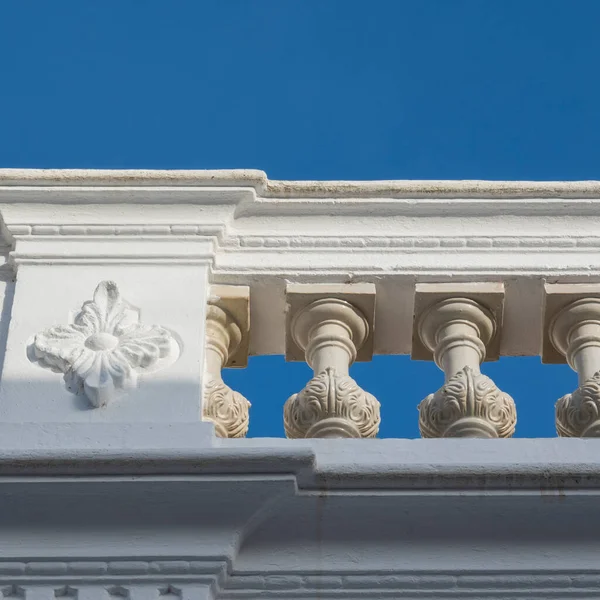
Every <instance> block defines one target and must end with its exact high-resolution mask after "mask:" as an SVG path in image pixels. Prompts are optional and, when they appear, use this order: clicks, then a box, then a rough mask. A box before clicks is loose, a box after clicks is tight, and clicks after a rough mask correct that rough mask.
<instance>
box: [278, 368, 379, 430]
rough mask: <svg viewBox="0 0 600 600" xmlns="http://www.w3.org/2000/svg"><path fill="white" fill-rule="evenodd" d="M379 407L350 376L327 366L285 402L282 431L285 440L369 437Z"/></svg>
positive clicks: (376, 420) (375, 425)
mask: <svg viewBox="0 0 600 600" xmlns="http://www.w3.org/2000/svg"><path fill="white" fill-rule="evenodd" d="M379 406H380V405H379V402H378V401H377V399H376V398H375V397H374V396H372V395H371V394H369V393H368V392H365V391H364V390H363V389H362V388H360V387H359V386H358V384H357V383H356V381H354V379H352V377H350V376H349V375H337V373H336V371H335V369H334V368H332V367H328V368H326V369H325V370H324V371H322V372H321V373H319V374H318V375H316V376H315V377H313V378H312V379H311V380H310V381H309V382H308V383H307V384H306V386H305V387H304V389H303V390H302V391H301V392H299V393H297V394H294V395H293V396H291V397H290V398H288V400H287V401H286V403H285V406H284V413H283V419H284V427H285V432H286V435H287V437H288V438H306V437H362V438H372V437H375V436H376V435H377V432H378V431H379V424H380V422H381V417H380V414H379Z"/></svg>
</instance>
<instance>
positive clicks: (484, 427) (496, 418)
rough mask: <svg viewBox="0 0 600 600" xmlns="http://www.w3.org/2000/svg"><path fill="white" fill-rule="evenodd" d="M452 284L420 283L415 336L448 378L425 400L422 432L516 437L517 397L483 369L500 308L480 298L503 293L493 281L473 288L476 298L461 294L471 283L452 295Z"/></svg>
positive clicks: (489, 298) (421, 416)
mask: <svg viewBox="0 0 600 600" xmlns="http://www.w3.org/2000/svg"><path fill="white" fill-rule="evenodd" d="M452 285H453V284H449V286H446V285H436V284H431V285H421V286H418V287H417V301H416V303H415V306H416V314H415V336H417V335H418V338H419V340H420V342H421V343H422V344H423V346H424V347H425V348H426V349H427V350H428V351H429V352H431V353H432V354H433V359H434V361H435V363H436V365H437V366H438V367H439V368H440V369H442V370H443V371H444V375H445V378H446V382H445V383H444V385H443V386H442V387H441V388H440V389H439V390H438V391H437V392H435V393H433V394H430V395H429V396H427V397H426V398H425V399H424V400H423V401H422V402H421V403H420V404H419V429H420V431H421V435H422V436H423V437H483V438H494V437H510V436H512V435H513V434H514V431H515V425H516V421H517V413H516V408H515V404H514V401H513V399H512V398H511V397H510V396H509V395H508V394H506V393H504V392H502V391H500V390H499V389H498V388H497V387H496V385H495V384H494V382H493V381H492V380H491V379H490V378H489V377H486V376H485V375H482V374H481V372H480V370H479V365H480V364H481V363H482V362H483V361H484V360H485V358H486V352H487V348H488V347H489V346H490V344H491V342H492V340H494V339H495V338H496V336H497V330H498V323H497V319H496V318H495V316H494V312H492V311H490V310H488V309H487V308H486V307H484V306H483V305H482V304H480V303H479V302H478V301H477V300H475V299H474V298H479V299H483V298H487V299H488V301H491V302H494V297H495V296H502V295H503V292H498V290H497V289H494V286H493V285H492V286H487V287H486V286H484V285H479V286H473V288H472V290H471V293H470V296H471V297H461V295H459V294H462V293H465V289H464V287H465V286H460V285H459V286H457V287H456V292H455V293H456V296H455V297H452V295H450V297H448V294H450V291H449V287H452ZM419 296H420V297H419ZM427 297H429V302H427V300H428V298H427ZM440 298H441V299H440ZM500 299H501V298H500ZM424 300H425V302H424ZM501 306H502V305H501V304H500V309H499V310H500V312H501ZM495 312H496V313H497V312H498V309H497V310H496V311H495ZM413 344H414V342H413ZM414 354H415V348H414V346H413V356H414Z"/></svg>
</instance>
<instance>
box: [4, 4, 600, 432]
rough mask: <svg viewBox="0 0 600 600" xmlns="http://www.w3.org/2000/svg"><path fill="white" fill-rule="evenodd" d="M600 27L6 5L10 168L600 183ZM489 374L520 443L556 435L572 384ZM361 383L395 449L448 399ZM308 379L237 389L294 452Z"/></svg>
mask: <svg viewBox="0 0 600 600" xmlns="http://www.w3.org/2000/svg"><path fill="white" fill-rule="evenodd" d="M599 27H600V1H598V0H587V1H586V0H561V1H558V0H410V1H409V0H387V1H384V0H370V1H367V0H361V1H352V0H337V1H335V0H213V1H207V0H204V1H203V0H177V1H171V2H167V1H165V0H160V1H157V0H145V1H141V0H140V1H134V0H118V1H117V0H102V1H101V2H98V1H95V0H55V1H54V2H50V1H48V0H38V1H34V0H3V1H2V2H1V3H0V166H2V167H58V168H68V167H94V168H193V169H204V168H211V169H214V168H237V167H239V168H242V167H243V168H258V169H263V170H265V171H266V172H267V173H268V175H269V177H271V178H274V179H433V178H436V179H437V178H448V179H465V178H473V179H537V180H548V179H600V173H599V170H600V166H599V165H600V163H599V160H598V157H599V148H600V108H599V107H600V78H599V76H598V72H599V63H600V35H599V34H598V31H599ZM274 365H276V367H277V372H278V374H279V376H278V379H277V380H276V381H273V380H272V379H271V377H270V376H268V374H270V373H271V371H270V369H271V368H272V367H273V366H274ZM485 372H487V373H488V374H490V375H491V376H492V377H494V379H495V380H496V382H497V383H498V384H499V385H500V386H501V387H502V388H503V389H505V390H506V391H508V392H509V393H511V394H513V396H514V397H515V399H516V401H517V404H518V410H519V421H520V423H519V426H518V432H517V434H518V435H519V436H521V437H533V436H553V435H555V433H554V424H553V423H554V418H553V404H554V401H555V400H556V399H557V398H558V397H559V396H560V395H561V394H563V393H565V392H567V391H570V390H571V389H572V388H574V387H575V385H576V384H575V377H574V375H573V374H572V372H571V371H570V370H569V368H568V367H564V366H558V367H556V366H546V365H541V364H540V362H539V359H537V358H527V359H521V358H519V359H510V358H505V359H502V360H500V361H499V362H498V363H491V364H486V366H485ZM354 375H355V377H356V378H357V379H358V380H359V382H360V383H361V384H362V385H363V387H365V388H367V389H369V390H370V391H372V392H373V393H375V394H376V395H377V396H378V397H379V399H380V400H381V401H382V404H383V416H384V422H383V425H382V428H381V434H382V436H384V437H390V436H393V437H405V436H408V437H414V436H416V435H417V413H416V408H415V407H416V404H417V402H418V401H419V400H420V399H421V398H422V397H423V396H424V395H425V394H427V393H429V392H431V391H434V390H435V389H436V388H437V387H438V386H439V385H440V383H441V373H439V371H437V369H436V368H435V367H434V366H433V365H431V364H428V363H412V362H410V361H409V360H408V359H407V358H406V357H381V358H376V359H375V360H374V362H373V363H367V364H361V365H356V367H355V369H354ZM308 376H309V372H308V369H307V368H306V366H303V365H301V364H288V365H285V363H284V362H283V360H282V359H281V358H279V357H275V358H270V357H267V358H255V359H253V360H252V361H251V365H250V367H249V369H248V370H247V371H238V372H234V373H228V375H227V377H228V380H229V381H230V382H231V383H233V384H235V385H236V386H237V387H238V388H239V389H240V390H241V391H243V392H244V393H245V394H246V395H247V396H248V398H249V399H250V400H251V401H252V402H253V405H254V406H253V412H252V426H251V434H252V435H277V436H278V435H282V431H283V430H282V425H281V410H280V406H281V404H282V403H283V401H284V400H285V398H286V397H287V395H289V394H291V393H292V392H294V391H298V390H299V389H300V388H301V387H302V386H303V385H304V383H305V381H306V379H307V378H308ZM399 391H401V393H399ZM541 404H543V405H544V408H543V410H540V405H541Z"/></svg>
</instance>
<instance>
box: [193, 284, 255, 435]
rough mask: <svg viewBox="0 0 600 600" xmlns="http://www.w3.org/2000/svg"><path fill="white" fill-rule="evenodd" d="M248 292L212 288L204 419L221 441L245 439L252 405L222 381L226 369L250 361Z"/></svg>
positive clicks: (207, 323) (246, 289)
mask: <svg viewBox="0 0 600 600" xmlns="http://www.w3.org/2000/svg"><path fill="white" fill-rule="evenodd" d="M248 301H249V290H248V287H246V286H226V285H216V286H212V287H211V296H210V298H209V303H208V310H207V315H206V369H205V383H204V401H203V405H202V407H203V408H202V415H203V418H204V420H207V421H212V422H213V423H214V424H215V430H216V434H217V435H218V436H219V437H229V438H237V437H244V436H245V435H246V433H247V432H248V423H249V412H248V411H249V408H250V402H248V400H246V398H244V396H242V395H241V394H240V393H239V392H236V391H234V390H232V389H231V388H230V387H229V386H228V385H226V384H225V382H224V381H223V377H222V375H221V370H222V369H223V367H226V366H227V367H244V366H246V362H247V359H248V335H249V323H250V320H249V309H248Z"/></svg>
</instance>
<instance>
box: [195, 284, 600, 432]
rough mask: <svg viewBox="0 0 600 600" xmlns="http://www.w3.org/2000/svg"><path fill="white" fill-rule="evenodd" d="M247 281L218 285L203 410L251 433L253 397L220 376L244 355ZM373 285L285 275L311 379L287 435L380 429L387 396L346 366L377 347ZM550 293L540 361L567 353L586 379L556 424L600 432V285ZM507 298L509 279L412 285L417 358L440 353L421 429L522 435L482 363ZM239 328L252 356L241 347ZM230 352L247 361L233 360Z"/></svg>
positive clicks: (289, 405) (295, 403) (497, 343)
mask: <svg viewBox="0 0 600 600" xmlns="http://www.w3.org/2000/svg"><path fill="white" fill-rule="evenodd" d="M248 289H249V288H244V287H241V286H227V285H218V286H213V288H212V293H213V295H212V296H211V298H210V300H209V309H208V312H207V323H208V326H207V383H206V385H205V391H204V418H205V419H206V420H210V421H212V422H214V424H215V428H216V432H217V435H219V436H221V437H243V436H244V435H245V434H246V433H247V430H248V419H249V413H248V407H249V405H250V404H249V402H248V401H247V400H246V399H245V398H243V397H242V396H241V395H240V394H239V393H238V392H234V391H233V390H231V389H230V388H229V387H228V386H226V385H225V384H224V382H223V380H222V378H221V369H222V368H223V367H224V366H237V367H239V366H245V363H246V361H245V358H246V357H247V347H248V336H249V335H251V331H250V329H249V326H248V323H249V321H248V315H247V309H248ZM239 290H244V291H243V292H242V295H240V292H239ZM375 290H376V286H375V285H373V284H368V283H362V284H345V285H344V284H288V286H287V290H286V300H287V312H286V318H287V325H286V358H287V360H290V361H297V360H304V361H306V363H307V364H308V365H309V366H310V367H311V368H312V369H313V373H314V376H313V378H312V379H311V380H310V381H309V382H308V383H307V384H306V386H305V387H304V388H303V389H302V390H301V391H300V392H298V393H296V394H293V395H292V396H291V397H290V398H288V400H287V402H286V403H285V405H284V408H283V414H282V418H283V422H284V429H285V433H286V435H287V437H289V438H311V437H322V438H369V437H376V435H377V432H378V429H379V424H380V420H381V417H380V410H379V408H380V405H379V402H378V400H377V399H376V398H375V397H374V396H373V395H372V394H370V393H368V392H367V391H365V390H363V389H361V388H360V386H359V385H358V384H357V383H356V381H355V380H354V379H353V378H352V377H350V374H349V367H350V365H352V363H353V362H354V361H355V360H357V359H358V360H362V361H369V360H371V358H372V356H373V338H374V332H375V304H376V303H375V298H376V291H375ZM545 299H546V301H545V306H544V319H545V326H544V331H545V335H544V345H543V349H542V351H541V354H542V358H543V360H544V361H545V362H563V361H564V360H566V361H567V362H568V364H569V365H570V366H571V367H572V368H573V369H574V370H575V371H577V373H578V376H579V387H578V389H577V390H576V391H575V392H573V393H572V394H567V395H566V396H563V397H562V398H560V399H559V400H558V402H557V403H556V428H557V432H558V434H559V435H560V436H569V437H600V286H586V285H560V284H558V285H546V287H545ZM232 302H233V304H232ZM235 302H237V303H238V307H237V313H238V314H239V313H240V304H239V303H240V302H242V306H243V307H245V311H246V316H243V317H241V318H239V319H238V320H236V319H235V318H234V317H233V316H232V315H231V313H230V312H228V310H227V309H226V308H225V307H226V306H230V307H231V306H235V304H234V303H235ZM504 304H505V291H504V285H503V284H501V283H489V282H481V283H464V284H461V283H458V284H446V283H439V284H430V283H425V284H416V286H415V290H414V319H413V323H414V328H413V339H412V358H413V359H414V360H432V361H434V362H435V364H436V365H437V366H438V367H439V368H440V369H441V370H442V371H443V372H444V378H445V382H444V385H443V386H442V387H441V388H440V389H439V390H437V391H436V392H435V393H432V394H429V395H428V396H427V397H426V398H425V399H423V400H422V401H421V403H420V404H419V405H418V409H419V429H420V431H421V435H422V437H430V438H435V437H472V438H502V437H511V436H512V435H513V434H514V432H515V426H516V423H517V412H516V407H515V402H514V400H513V398H512V397H511V396H510V395H509V394H507V393H505V392H503V391H502V390H500V389H499V388H498V387H497V386H496V384H495V383H494V382H493V381H492V379H490V378H489V377H488V376H486V375H485V374H483V373H482V372H481V369H480V366H481V364H482V363H483V362H484V361H486V360H497V359H498V358H499V356H500V347H501V335H502V325H503V315H504ZM229 310H231V308H230V309H229ZM241 314H244V308H242V310H241ZM239 321H243V323H244V325H243V327H244V334H242V332H241V329H240V325H239ZM243 336H246V339H245V344H244V346H245V349H246V354H243V353H242V354H239V353H238V354H235V353H236V351H237V349H238V348H239V346H240V342H241V340H242V337H243ZM234 354H235V356H238V360H239V361H240V363H239V364H234V362H232V361H231V360H230V357H231V356H232V355H234Z"/></svg>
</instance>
